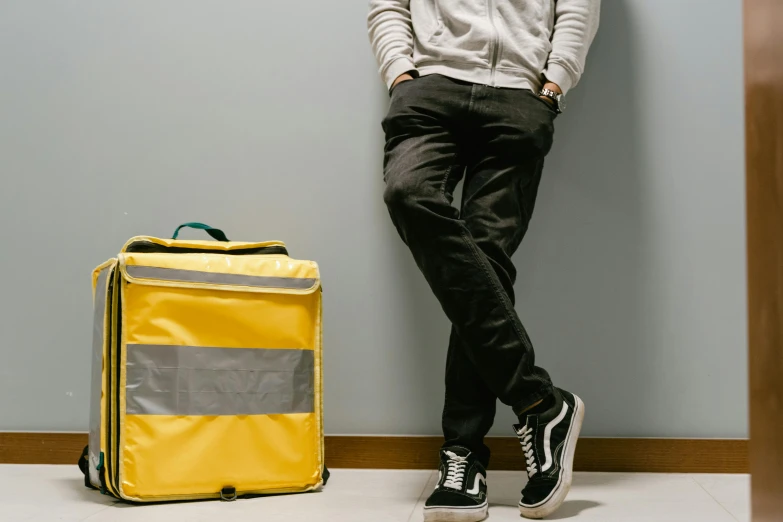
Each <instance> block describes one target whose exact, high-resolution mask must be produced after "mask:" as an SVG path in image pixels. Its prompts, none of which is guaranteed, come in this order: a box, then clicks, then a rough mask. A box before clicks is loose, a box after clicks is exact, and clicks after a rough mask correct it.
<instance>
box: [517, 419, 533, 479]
mask: <svg viewBox="0 0 783 522" xmlns="http://www.w3.org/2000/svg"><path fill="white" fill-rule="evenodd" d="M517 436H518V437H519V443H520V444H522V451H523V452H524V454H525V458H526V459H527V476H528V478H533V475H535V474H536V473H538V464H536V458H535V457H534V456H533V430H532V429H531V428H530V427H529V426H528V425H527V424H525V427H524V428H523V429H521V430H520V431H518V432H517Z"/></svg>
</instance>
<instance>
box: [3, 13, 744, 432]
mask: <svg viewBox="0 0 783 522" xmlns="http://www.w3.org/2000/svg"><path fill="white" fill-rule="evenodd" d="M705 12H708V13H709V16H705V14H704V13H705ZM305 13H306V16H305ZM365 13H366V2H364V1H351V2H347V1H342V2H324V1H316V0H309V1H306V2H266V1H258V0H242V1H240V0H233V1H230V2H221V1H217V0H213V1H209V0H197V1H192V0H187V1H186V0H169V1H167V2H155V1H152V0H146V1H140V2H130V1H124V2H119V1H106V0H102V1H99V0H95V1H88V0H73V1H70V2H59V1H53V0H52V1H44V0H25V1H11V0H8V1H4V2H0V71H2V72H0V74H2V81H0V173H2V192H0V220H2V223H3V225H2V227H0V245H1V246H0V248H1V249H2V250H1V252H2V254H1V255H0V274H2V280H3V288H2V292H1V293H0V361H1V362H0V365H1V366H0V429H3V430H85V429H86V428H87V417H88V411H87V410H88V402H89V401H88V397H87V393H88V388H89V385H88V378H89V373H90V372H89V364H90V348H89V344H90V328H91V325H90V321H91V313H90V308H91V297H90V279H89V276H90V272H91V270H92V268H93V266H95V265H96V264H98V263H99V262H101V261H103V260H104V259H106V258H108V257H110V256H112V255H113V254H114V253H115V252H116V251H117V250H118V249H119V247H120V246H121V245H122V243H123V242H124V241H125V239H126V238H128V237H130V236H132V235H137V234H151V235H162V236H166V235H168V234H170V232H171V231H172V228H173V227H174V226H175V225H176V224H178V223H179V222H182V221H187V220H200V221H205V222H208V223H214V224H217V225H220V226H222V227H223V228H225V229H226V230H227V231H228V232H229V233H230V236H231V237H234V238H242V239H248V240H250V239H273V238H280V239H285V240H286V241H287V242H288V243H289V246H290V249H291V251H292V253H293V254H294V255H295V256H297V257H303V258H313V259H315V260H317V261H319V262H320V264H321V266H322V269H323V274H324V286H325V289H326V290H325V299H326V303H325V304H326V326H325V327H326V333H325V336H326V337H325V339H326V346H325V352H326V356H325V357H326V362H325V371H326V428H327V431H328V432H329V433H333V434H336V433H342V434H346V433H358V434H436V433H438V431H439V419H440V407H441V400H442V380H443V379H442V367H443V362H444V357H445V341H446V336H447V329H448V328H447V327H448V325H447V323H446V321H445V320H444V319H443V317H442V316H441V313H440V310H439V308H438V305H437V303H436V302H435V300H434V298H432V297H431V296H430V295H429V294H428V291H427V289H426V288H425V286H424V282H423V280H422V278H421V276H420V275H419V274H418V272H417V270H416V268H415V266H414V264H413V262H412V261H411V259H410V258H409V255H408V253H407V252H406V251H405V249H404V247H403V246H402V244H401V242H400V241H399V240H398V238H397V237H396V235H395V232H394V231H393V228H392V226H391V225H390V223H389V221H388V218H387V215H386V210H385V209H384V207H383V206H382V202H381V191H382V188H383V186H382V180H381V152H382V136H381V131H380V125H379V121H380V119H381V118H382V116H383V114H384V110H385V108H386V104H387V99H386V97H385V93H384V92H383V88H382V86H381V84H380V82H379V80H378V79H377V76H376V73H375V63H374V60H373V59H372V57H371V55H370V51H369V49H368V43H367V38H366V34H365ZM740 14H741V8H740V2H739V1H738V0H735V1H730V0H719V1H715V0H686V1H683V0H656V1H655V2H650V1H648V0H604V6H603V20H602V27H601V30H600V32H599V36H598V38H597V40H596V42H595V45H594V48H593V51H592V54H591V56H590V60H589V63H588V72H587V74H586V75H585V77H584V79H583V83H582V84H581V85H580V86H579V87H578V88H577V89H576V90H575V91H574V92H573V94H572V96H571V100H570V101H571V109H570V110H569V111H568V113H567V114H565V115H563V116H562V117H561V118H559V119H558V121H557V136H556V138H557V143H556V146H555V148H554V150H553V151H552V154H551V160H550V161H549V163H548V166H547V169H546V174H545V178H544V181H543V183H542V187H541V192H540V198H539V202H538V207H537V215H536V217H535V218H534V221H533V225H532V230H531V232H530V234H529V236H528V238H527V239H526V240H525V242H524V243H523V245H522V249H521V250H522V251H521V253H520V255H519V256H518V257H517V260H516V261H517V263H518V266H519V269H520V270H519V271H520V277H519V283H518V285H517V287H518V295H519V296H520V303H519V311H520V313H521V314H522V317H523V319H524V321H525V323H526V325H527V326H528V328H529V330H530V332H531V335H532V337H533V339H534V341H535V342H536V343H537V347H538V353H539V361H540V362H541V363H542V364H543V365H544V366H546V367H547V368H548V369H550V371H551V373H552V375H553V377H554V378H555V379H556V381H557V382H558V383H560V384H562V385H563V386H565V387H568V388H570V389H573V390H575V391H577V392H579V393H580V394H581V395H582V396H583V397H584V399H585V401H586V402H587V404H588V409H589V413H588V417H587V424H586V427H585V431H586V433H587V434H588V435H602V436H699V437H702V436H703V437H744V436H746V435H747V425H746V420H745V417H746V407H745V403H746V387H747V380H746V361H745V358H746V341H745V330H746V320H745V282H744V274H745V261H744V226H743V215H744V208H743V205H744V203H743V202H744V187H743V115H742V83H741V82H742V80H741V75H742V63H741V32H740V27H741V22H740V19H741V18H740ZM503 411H504V413H502V414H501V415H499V417H498V423H497V426H496V429H495V431H494V433H495V434H509V427H508V424H509V422H510V421H511V415H510V414H509V413H508V412H507V411H506V410H505V409H504V410H503Z"/></svg>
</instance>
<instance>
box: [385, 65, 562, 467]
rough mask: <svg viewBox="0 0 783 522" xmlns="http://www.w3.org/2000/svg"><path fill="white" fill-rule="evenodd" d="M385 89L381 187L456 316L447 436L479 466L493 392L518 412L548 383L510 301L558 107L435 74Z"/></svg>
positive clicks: (547, 389) (522, 93) (485, 455)
mask: <svg viewBox="0 0 783 522" xmlns="http://www.w3.org/2000/svg"><path fill="white" fill-rule="evenodd" d="M391 98H392V99H391V106H390V109H389V114H388V115H387V117H386V118H385V119H384V121H383V128H384V131H385V133H386V148H385V157H384V179H385V181H386V190H385V193H384V199H385V201H386V205H387V206H388V209H389V213H390V215H391V218H392V221H393V222H394V225H395V226H396V227H397V230H398V231H399V233H400V236H401V237H402V239H403V241H405V243H406V244H407V245H408V247H409V248H410V250H411V252H412V253H413V257H414V259H415V260H416V264H417V265H418V266H419V268H420V269H421V272H422V273H423V274H424V277H425V278H426V280H427V282H428V283H429V285H430V287H431V288H432V291H433V292H434V294H435V297H437V299H438V301H440V304H441V306H442V307H443V310H444V312H445V313H446V315H447V316H448V318H449V320H450V321H451V323H452V325H453V326H452V332H451V341H450V343H449V351H448V359H447V362H446V399H445V404H444V408H443V421H442V422H443V433H444V436H445V438H446V445H462V446H465V447H467V448H468V449H470V450H471V451H473V452H474V453H475V454H476V455H478V457H479V459H480V460H481V461H482V463H483V464H484V465H485V466H486V465H488V463H489V449H488V448H487V447H486V445H485V444H484V437H485V436H486V434H487V433H488V432H489V429H490V428H491V427H492V423H493V422H494V417H495V405H496V401H497V399H498V398H499V399H500V400H501V401H502V402H503V403H504V404H507V405H509V406H511V407H512V408H513V409H514V411H515V412H516V413H519V412H521V411H523V410H525V409H527V408H528V407H529V406H531V405H533V404H535V403H536V402H538V401H539V400H541V399H543V398H545V397H547V396H548V395H550V394H552V393H553V387H552V382H551V380H550V379H549V375H548V374H547V373H546V371H544V370H543V369H542V368H539V367H537V366H536V365H535V355H534V352H533V346H532V344H531V342H530V339H529V337H528V335H527V332H526V331H525V328H524V327H523V326H522V322H521V321H520V320H519V317H518V315H517V313H516V311H515V310H514V280H515V279H516V269H515V268H514V265H513V263H512V261H511V255H512V254H513V253H514V252H515V251H516V249H517V247H518V246H519V244H520V242H521V241H522V238H523V237H524V235H525V232H526V231H527V227H528V223H529V221H530V217H531V215H532V213H533V207H534V204H535V200H536V193H537V191H538V184H539V181H540V179H541V171H542V169H543V165H544V157H545V156H546V154H547V153H548V152H549V149H550V147H551V146H552V136H553V132H554V126H553V121H554V118H555V111H554V109H552V108H551V107H549V105H548V104H547V103H546V102H545V101H543V100H541V99H539V98H538V97H537V96H536V95H535V94H534V93H532V92H530V91H526V90H513V89H496V88H492V87H487V86H484V85H473V84H469V83H465V82H461V81H457V80H452V79H450V78H446V77H443V76H438V75H432V76H424V77H422V78H419V79H416V80H411V81H407V82H403V83H401V84H399V85H397V86H396V87H395V88H394V89H393V90H392V93H391ZM463 176H464V177H465V184H464V188H463V197H462V205H461V209H459V210H458V209H456V208H455V207H454V206H452V200H453V192H454V189H455V188H456V185H457V184H458V183H459V181H460V179H462V177H463Z"/></svg>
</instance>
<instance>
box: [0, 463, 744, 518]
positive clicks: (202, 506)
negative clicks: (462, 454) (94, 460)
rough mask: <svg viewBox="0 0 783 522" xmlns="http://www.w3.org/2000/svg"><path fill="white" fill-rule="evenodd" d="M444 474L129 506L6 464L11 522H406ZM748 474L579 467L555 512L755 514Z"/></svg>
mask: <svg viewBox="0 0 783 522" xmlns="http://www.w3.org/2000/svg"><path fill="white" fill-rule="evenodd" d="M436 476H437V474H435V473H433V472H429V471H374V470H373V471H363V470H340V469H338V470H334V471H333V475H332V479H331V481H330V482H329V485H328V486H327V487H326V488H325V490H324V491H323V492H322V493H311V494H305V495H290V496H277V497H267V498H260V499H253V500H240V501H237V502H232V503H221V502H192V503H183V504H165V505H156V506H129V505H126V504H121V503H116V502H113V501H112V500H111V499H110V498H109V497H105V496H102V495H100V494H99V493H97V492H95V491H90V490H87V489H85V488H84V487H83V485H82V479H81V476H80V473H79V470H78V469H77V468H76V466H13V465H6V466H0V521H3V522H6V521H8V522H33V521H34V522H49V521H57V520H59V521H67V522H76V521H89V522H137V521H138V522H179V521H182V522H201V521H204V522H206V521H209V522H218V521H220V522H222V521H232V522H243V521H248V522H250V521H253V522H300V521H301V522H304V521H307V522H338V521H339V522H386V521H388V522H406V521H409V520H410V521H415V522H418V521H420V520H422V508H423V504H424V500H425V499H426V497H427V495H428V494H429V493H430V491H431V490H432V488H433V487H434V484H435V479H436ZM521 480H522V479H521V478H520V474H519V473H516V472H506V471H496V472H494V473H493V472H490V474H489V499H490V517H489V519H488V520H489V521H492V522H500V521H512V520H513V521H519V520H521V519H520V517H519V512H518V511H517V509H516V503H517V501H518V492H519V489H520V488H521V485H522V484H521ZM749 505H750V498H749V479H748V476H747V475H662V474H631V473H577V474H576V479H575V482H574V486H573V489H572V490H571V495H570V496H569V498H568V500H567V501H566V503H565V504H564V505H563V507H562V508H561V509H560V511H559V512H557V513H555V514H554V515H553V516H552V517H550V518H549V520H574V521H577V522H578V521H602V522H737V521H741V522H749V521H750V514H749V513H750V508H749Z"/></svg>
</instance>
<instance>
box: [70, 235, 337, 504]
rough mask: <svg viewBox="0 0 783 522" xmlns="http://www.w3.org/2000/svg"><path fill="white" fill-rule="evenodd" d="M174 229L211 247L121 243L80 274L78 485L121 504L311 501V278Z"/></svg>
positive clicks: (316, 448)
mask: <svg viewBox="0 0 783 522" xmlns="http://www.w3.org/2000/svg"><path fill="white" fill-rule="evenodd" d="M183 226H190V227H193V228H201V229H204V230H206V231H207V232H208V233H209V234H210V235H211V236H213V237H214V238H216V239H218V241H185V240H177V239H176V237H177V233H176V232H175V234H174V238H175V239H171V240H167V239H158V238H154V237H135V238H133V239H131V240H130V241H128V243H127V244H126V245H125V247H124V248H123V249H122V251H121V253H120V254H119V255H118V257H117V258H115V259H111V260H109V261H107V262H106V263H104V264H102V265H100V266H99V267H98V268H96V269H95V271H94V273H93V278H92V279H93V290H94V293H93V295H94V331H93V360H92V392H91V405H90V433H89V446H88V447H87V448H85V452H84V454H83V456H82V459H81V460H80V462H79V465H80V468H81V469H82V472H84V473H85V485H88V486H92V487H94V488H100V489H102V490H103V491H104V492H105V493H108V494H111V495H113V496H115V497H117V498H120V499H123V500H128V501H134V502H157V501H172V500H188V499H208V498H222V499H224V500H226V499H228V500H231V499H234V498H236V497H238V496H249V495H258V494H270V493H289V492H302V491H311V490H315V489H318V488H320V487H321V486H322V485H323V483H324V482H325V480H326V479H327V478H328V472H327V471H326V469H325V467H324V447H323V420H322V396H321V389H322V386H321V383H322V380H321V366H322V365H321V279H320V274H319V270H318V265H317V264H316V263H314V262H312V261H299V260H295V259H292V258H290V257H289V256H288V253H287V251H286V247H285V245H284V244H283V243H282V242H278V241H270V242H265V243H241V242H231V241H228V239H227V238H226V237H225V234H223V233H222V232H221V231H220V230H217V229H213V228H210V227H208V226H206V225H202V224H200V223H188V224H186V225H183ZM180 228H182V227H180ZM179 230H180V229H179V228H178V229H177V232H179Z"/></svg>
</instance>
